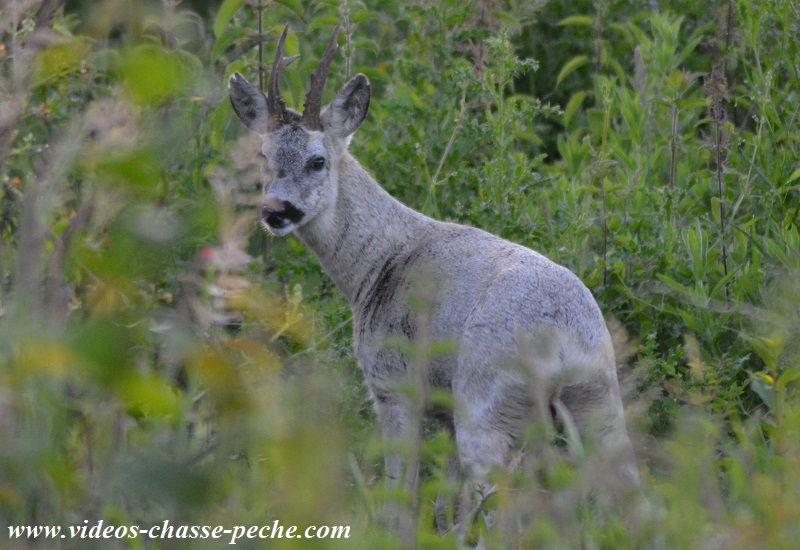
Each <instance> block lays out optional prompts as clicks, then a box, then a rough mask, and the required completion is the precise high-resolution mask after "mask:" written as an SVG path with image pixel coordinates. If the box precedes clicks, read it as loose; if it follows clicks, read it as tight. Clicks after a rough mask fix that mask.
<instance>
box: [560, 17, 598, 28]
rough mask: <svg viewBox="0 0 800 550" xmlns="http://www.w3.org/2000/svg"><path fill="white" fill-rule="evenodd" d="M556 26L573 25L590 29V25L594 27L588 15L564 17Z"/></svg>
mask: <svg viewBox="0 0 800 550" xmlns="http://www.w3.org/2000/svg"><path fill="white" fill-rule="evenodd" d="M557 25H558V26H559V27H566V26H573V25H580V26H584V27H591V26H592V25H594V19H592V18H591V17H589V16H588V15H570V16H569V17H565V18H564V19H562V20H561V21H559V22H558V23H557Z"/></svg>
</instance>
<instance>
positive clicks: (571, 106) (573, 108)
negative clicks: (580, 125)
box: [564, 92, 586, 127]
mask: <svg viewBox="0 0 800 550" xmlns="http://www.w3.org/2000/svg"><path fill="white" fill-rule="evenodd" d="M584 99H586V92H577V93H575V94H574V95H573V96H572V97H571V98H570V100H569V102H568V103H567V106H566V107H565V108H564V126H567V127H568V126H569V125H570V122H572V119H573V118H575V115H576V114H578V110H579V109H580V108H581V105H583V100H584Z"/></svg>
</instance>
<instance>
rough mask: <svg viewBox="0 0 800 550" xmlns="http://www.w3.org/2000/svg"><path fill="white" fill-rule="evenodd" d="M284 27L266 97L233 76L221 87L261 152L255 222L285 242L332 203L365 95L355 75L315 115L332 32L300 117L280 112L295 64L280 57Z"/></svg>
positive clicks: (361, 81)
mask: <svg viewBox="0 0 800 550" xmlns="http://www.w3.org/2000/svg"><path fill="white" fill-rule="evenodd" d="M287 30H288V26H287V27H286V28H284V30H283V34H282V35H281V38H280V41H279V42H278V48H277V51H276V53H275V61H274V62H273V64H272V71H271V73H270V75H269V82H268V84H267V94H266V95H265V94H264V93H263V92H262V91H261V90H259V89H258V88H256V87H255V86H253V85H252V84H250V83H249V82H248V81H247V80H246V79H245V78H244V77H243V76H242V75H241V74H239V73H235V74H234V75H233V76H231V78H230V80H229V81H228V93H229V95H230V98H231V104H232V105H233V110H234V111H235V112H236V115H237V116H238V117H239V119H240V120H241V121H242V122H244V124H245V125H246V126H247V127H248V128H250V129H251V130H253V131H255V132H258V133H259V134H260V135H261V137H262V139H263V144H262V147H261V152H262V154H263V156H264V159H265V161H264V165H263V167H262V170H261V173H262V178H263V183H264V203H263V207H262V217H263V224H264V226H265V227H266V228H267V229H268V230H269V231H270V232H272V233H273V234H275V235H286V234H287V233H289V232H290V231H292V230H293V229H295V228H297V227H300V226H302V225H304V224H305V223H307V222H309V221H310V220H312V219H314V218H315V217H316V216H318V215H320V213H322V212H324V211H325V210H326V209H327V208H329V207H331V206H332V205H333V204H334V203H335V200H336V195H337V189H338V166H339V160H340V159H341V157H342V155H343V154H344V153H345V151H346V150H347V145H348V143H349V142H350V137H351V135H352V134H353V132H355V131H356V129H357V128H358V127H359V126H360V125H361V123H362V122H363V120H364V118H365V117H366V116H367V110H368V108H369V98H370V87H369V81H368V80H367V77H366V76H364V75H362V74H359V75H356V76H355V77H353V79H352V80H350V81H349V82H348V83H347V84H345V85H344V87H342V89H341V90H339V92H338V93H337V94H336V96H335V97H334V98H333V99H332V100H331V102H330V103H329V104H328V105H327V106H326V107H325V108H324V109H323V108H321V104H322V92H323V90H324V88H325V81H326V80H327V77H328V72H329V69H330V65H331V61H332V60H333V57H334V55H335V54H336V49H337V44H336V40H337V38H338V35H339V26H338V25H337V27H336V29H335V30H334V31H333V37H332V38H331V41H330V43H329V44H328V48H327V49H326V50H325V54H324V55H323V57H322V60H321V61H320V63H319V66H318V67H317V69H316V70H315V71H314V72H313V74H312V75H311V88H310V89H309V91H308V93H307V94H306V100H305V106H304V109H303V113H302V114H300V113H298V112H297V111H295V110H293V109H289V108H287V107H286V103H285V102H284V100H283V98H282V97H281V92H280V79H281V75H282V73H283V71H284V69H285V68H286V67H287V66H288V65H289V64H290V63H291V62H292V61H294V60H295V59H297V57H284V56H283V47H284V42H285V40H286V32H287Z"/></svg>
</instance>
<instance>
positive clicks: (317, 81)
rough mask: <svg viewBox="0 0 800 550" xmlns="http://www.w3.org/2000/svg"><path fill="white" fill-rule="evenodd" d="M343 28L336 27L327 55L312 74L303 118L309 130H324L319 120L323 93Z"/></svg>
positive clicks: (323, 56) (325, 54)
mask: <svg viewBox="0 0 800 550" xmlns="http://www.w3.org/2000/svg"><path fill="white" fill-rule="evenodd" d="M341 27H342V24H341V23H339V24H338V25H336V28H335V29H333V36H331V41H330V42H329V43H328V47H327V48H325V53H324V54H323V55H322V59H320V62H319V65H318V66H317V69H316V70H315V71H314V72H313V73H311V88H309V90H308V93H307V94H306V102H305V105H304V106H303V118H302V124H303V126H305V127H306V128H307V129H309V130H322V122H321V121H320V119H319V112H320V109H321V108H322V92H323V91H325V81H326V80H328V73H329V72H330V68H331V61H333V57H334V55H336V50H337V48H338V44H337V43H336V41H337V40H338V38H339V30H340V29H341Z"/></svg>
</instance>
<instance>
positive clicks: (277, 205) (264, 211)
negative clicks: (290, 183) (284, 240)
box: [261, 201, 305, 229]
mask: <svg viewBox="0 0 800 550" xmlns="http://www.w3.org/2000/svg"><path fill="white" fill-rule="evenodd" d="M261 216H262V217H263V218H264V222H265V223H266V224H267V225H269V226H270V227H272V228H274V229H281V228H283V227H286V226H287V225H289V224H290V223H297V222H299V221H300V220H302V219H303V216H305V213H304V212H303V211H302V210H300V209H299V208H297V207H296V206H294V205H293V204H292V203H290V202H289V201H274V202H272V201H270V202H269V203H268V204H265V205H264V206H263V207H262V208H261Z"/></svg>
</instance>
